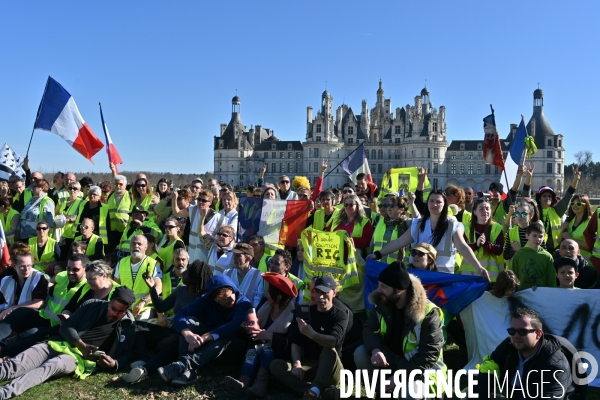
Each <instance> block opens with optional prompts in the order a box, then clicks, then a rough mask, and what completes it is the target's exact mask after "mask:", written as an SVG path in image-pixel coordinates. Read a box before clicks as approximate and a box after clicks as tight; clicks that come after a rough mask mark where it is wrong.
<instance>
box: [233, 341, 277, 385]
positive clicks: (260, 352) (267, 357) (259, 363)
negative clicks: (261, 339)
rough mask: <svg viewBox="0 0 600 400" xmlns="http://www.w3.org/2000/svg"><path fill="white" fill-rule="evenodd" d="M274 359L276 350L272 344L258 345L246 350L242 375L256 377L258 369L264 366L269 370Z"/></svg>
mask: <svg viewBox="0 0 600 400" xmlns="http://www.w3.org/2000/svg"><path fill="white" fill-rule="evenodd" d="M274 359H275V352H274V351H273V349H272V348H271V346H270V345H269V346H265V345H263V344H259V345H256V346H255V347H254V348H252V349H248V351H247V352H246V358H245V360H244V364H243V365H242V373H241V375H242V376H247V377H250V378H251V379H254V378H256V373H257V372H258V369H259V368H264V369H266V370H267V371H268V370H269V366H270V365H271V362H272V361H273V360H274Z"/></svg>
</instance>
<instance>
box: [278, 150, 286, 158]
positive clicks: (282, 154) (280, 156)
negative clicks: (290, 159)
mask: <svg viewBox="0 0 600 400" xmlns="http://www.w3.org/2000/svg"><path fill="white" fill-rule="evenodd" d="M279 158H281V159H284V158H285V152H284V151H280V152H279Z"/></svg>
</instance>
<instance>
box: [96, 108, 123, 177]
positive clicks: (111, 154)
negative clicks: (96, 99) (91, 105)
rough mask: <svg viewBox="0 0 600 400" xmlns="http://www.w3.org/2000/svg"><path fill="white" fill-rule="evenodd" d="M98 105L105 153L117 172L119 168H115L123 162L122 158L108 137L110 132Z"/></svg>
mask: <svg viewBox="0 0 600 400" xmlns="http://www.w3.org/2000/svg"><path fill="white" fill-rule="evenodd" d="M99 105H100V119H101V120H102V128H104V138H105V139H106V154H108V162H110V163H112V164H114V165H115V172H116V173H117V174H118V173H119V169H118V168H117V164H123V160H122V159H121V156H120V155H119V152H118V151H117V148H116V147H115V145H114V144H113V141H112V138H111V137H110V133H109V132H108V126H106V122H104V114H102V104H99Z"/></svg>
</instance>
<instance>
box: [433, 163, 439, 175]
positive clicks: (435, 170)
mask: <svg viewBox="0 0 600 400" xmlns="http://www.w3.org/2000/svg"><path fill="white" fill-rule="evenodd" d="M438 170H439V167H438V163H436V162H434V163H433V173H434V174H437V173H438Z"/></svg>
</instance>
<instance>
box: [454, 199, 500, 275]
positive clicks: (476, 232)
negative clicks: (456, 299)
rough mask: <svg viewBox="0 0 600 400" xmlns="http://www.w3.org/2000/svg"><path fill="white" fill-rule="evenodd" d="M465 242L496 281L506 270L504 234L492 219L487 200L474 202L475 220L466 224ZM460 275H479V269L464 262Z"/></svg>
mask: <svg viewBox="0 0 600 400" xmlns="http://www.w3.org/2000/svg"><path fill="white" fill-rule="evenodd" d="M464 226H465V233H464V235H465V240H466V241H467V243H468V245H469V247H470V248H471V250H473V253H475V256H476V257H477V260H478V261H479V263H480V264H481V266H482V267H483V268H485V269H486V270H487V271H488V273H489V276H490V280H491V281H492V282H495V281H496V278H497V277H498V274H499V273H500V271H502V270H504V258H503V257H502V250H503V249H504V233H503V232H502V225H500V224H499V223H497V222H495V221H494V219H493V217H492V207H491V205H490V202H489V201H487V199H485V198H478V199H475V200H474V201H473V220H472V221H471V222H467V223H465V224H464ZM459 273H460V274H461V275H478V273H477V269H476V268H474V267H473V266H472V265H470V264H469V262H468V261H466V260H463V262H462V264H461V266H460V269H459Z"/></svg>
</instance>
